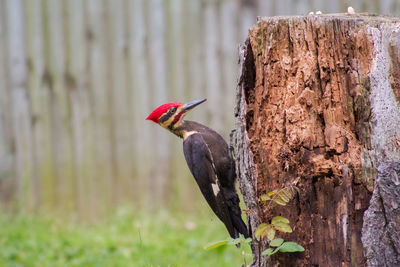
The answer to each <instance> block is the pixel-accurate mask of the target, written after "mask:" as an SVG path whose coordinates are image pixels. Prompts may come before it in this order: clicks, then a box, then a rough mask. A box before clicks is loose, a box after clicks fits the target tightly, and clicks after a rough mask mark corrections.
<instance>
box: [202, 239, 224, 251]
mask: <svg viewBox="0 0 400 267" xmlns="http://www.w3.org/2000/svg"><path fill="white" fill-rule="evenodd" d="M227 243H228V241H227V240H221V241H217V242H213V243H211V244H208V245H207V246H206V247H205V248H204V249H205V250H210V249H214V248H217V247H220V246H223V245H226V244H227Z"/></svg>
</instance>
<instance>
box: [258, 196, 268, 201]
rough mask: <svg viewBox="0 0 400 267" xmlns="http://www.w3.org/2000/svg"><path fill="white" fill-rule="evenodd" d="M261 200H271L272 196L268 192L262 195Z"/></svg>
mask: <svg viewBox="0 0 400 267" xmlns="http://www.w3.org/2000/svg"><path fill="white" fill-rule="evenodd" d="M259 200H260V201H267V200H271V197H270V196H268V195H267V194H264V195H261V196H260V198H259Z"/></svg>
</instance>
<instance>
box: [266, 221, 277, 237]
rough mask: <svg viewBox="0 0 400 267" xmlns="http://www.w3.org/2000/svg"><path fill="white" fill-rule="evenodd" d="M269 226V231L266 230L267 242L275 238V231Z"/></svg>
mask: <svg viewBox="0 0 400 267" xmlns="http://www.w3.org/2000/svg"><path fill="white" fill-rule="evenodd" d="M269 226H270V229H269V230H267V238H268V240H272V239H274V238H275V232H276V230H275V229H274V228H273V227H272V226H271V225H270V224H269Z"/></svg>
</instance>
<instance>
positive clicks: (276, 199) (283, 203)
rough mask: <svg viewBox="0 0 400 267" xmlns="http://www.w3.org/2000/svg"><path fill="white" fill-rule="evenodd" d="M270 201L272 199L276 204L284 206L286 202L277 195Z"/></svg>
mask: <svg viewBox="0 0 400 267" xmlns="http://www.w3.org/2000/svg"><path fill="white" fill-rule="evenodd" d="M272 201H274V202H275V203H276V204H278V205H281V206H286V202H285V201H284V200H282V199H281V198H280V197H279V196H278V197H276V198H274V199H273V200H272Z"/></svg>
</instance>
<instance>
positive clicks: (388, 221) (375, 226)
mask: <svg viewBox="0 0 400 267" xmlns="http://www.w3.org/2000/svg"><path fill="white" fill-rule="evenodd" d="M399 185H400V162H396V163H394V162H384V163H382V164H381V165H379V168H378V176H377V178H376V180H375V190H374V194H373V195H372V199H371V203H370V206H369V208H368V210H367V211H366V212H365V217H364V218H365V219H364V227H363V237H362V241H363V244H364V246H365V248H366V249H365V257H366V258H367V263H368V265H369V266H400V254H399V252H400V238H399V237H400V208H399V207H400V204H399V200H400V186H399Z"/></svg>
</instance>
